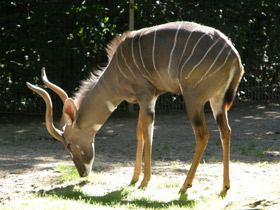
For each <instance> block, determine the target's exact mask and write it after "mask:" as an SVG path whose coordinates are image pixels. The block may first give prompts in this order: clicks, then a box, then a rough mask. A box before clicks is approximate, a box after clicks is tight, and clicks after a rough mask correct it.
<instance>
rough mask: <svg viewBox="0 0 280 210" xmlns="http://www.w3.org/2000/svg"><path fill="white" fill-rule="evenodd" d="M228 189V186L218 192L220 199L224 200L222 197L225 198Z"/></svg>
mask: <svg viewBox="0 0 280 210" xmlns="http://www.w3.org/2000/svg"><path fill="white" fill-rule="evenodd" d="M229 188H230V187H228V186H225V187H223V189H222V191H221V192H220V196H221V197H222V198H224V197H226V196H227V192H228V190H229Z"/></svg>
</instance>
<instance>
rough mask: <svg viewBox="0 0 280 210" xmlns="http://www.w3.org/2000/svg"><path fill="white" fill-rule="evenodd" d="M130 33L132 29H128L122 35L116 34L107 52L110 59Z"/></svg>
mask: <svg viewBox="0 0 280 210" xmlns="http://www.w3.org/2000/svg"><path fill="white" fill-rule="evenodd" d="M130 34H131V33H130V31H127V32H125V33H124V34H123V35H122V36H115V38H114V39H113V40H112V41H111V42H110V43H109V44H108V45H107V49H106V53H107V56H108V59H109V60H111V59H112V58H113V55H114V54H115V52H116V51H117V49H118V47H119V46H120V44H121V43H122V42H123V41H124V40H125V38H126V37H129V36H130Z"/></svg>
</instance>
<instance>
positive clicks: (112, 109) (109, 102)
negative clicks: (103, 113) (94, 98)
mask: <svg viewBox="0 0 280 210" xmlns="http://www.w3.org/2000/svg"><path fill="white" fill-rule="evenodd" d="M106 105H107V108H108V110H109V111H110V112H113V111H115V109H116V108H117V107H116V106H115V105H114V104H113V103H112V102H111V101H107V102H106Z"/></svg>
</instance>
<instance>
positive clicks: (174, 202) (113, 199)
mask: <svg viewBox="0 0 280 210" xmlns="http://www.w3.org/2000/svg"><path fill="white" fill-rule="evenodd" d="M214 165H215V164H214ZM248 166H250V165H248V164H242V163H232V170H233V171H237V169H238V170H240V173H242V174H238V176H236V175H237V174H235V175H233V176H232V177H233V179H232V186H233V189H232V191H230V195H228V196H227V197H226V198H222V197H220V196H218V194H219V190H220V184H221V183H220V182H221V181H222V177H221V176H219V178H218V179H217V176H216V175H215V174H216V171H217V168H215V167H213V165H212V167H208V165H207V164H206V165H205V167H206V170H207V174H201V173H198V174H197V176H196V179H195V180H194V183H193V186H194V187H193V189H190V194H189V196H188V195H184V196H180V194H178V191H179V189H180V187H181V184H182V183H183V181H184V179H185V175H184V174H174V175H173V176H165V175H164V173H163V174H160V175H157V174H154V175H153V176H152V180H151V181H150V183H149V186H148V188H146V189H138V186H139V185H138V186H137V185H135V186H130V185H128V183H129V180H126V179H125V177H127V175H128V173H126V174H124V173H123V172H122V171H120V170H116V172H111V173H103V172H99V173H93V174H92V175H90V176H89V177H88V178H82V179H81V178H79V176H78V173H77V171H76V169H75V167H74V166H67V165H63V164H61V165H59V166H58V167H56V168H55V170H56V171H57V172H59V173H60V174H61V176H60V180H59V182H60V185H55V188H52V189H51V190H48V191H39V192H33V193H30V194H28V195H27V196H26V197H24V198H15V199H11V200H10V201H6V202H5V203H2V205H1V203H0V209H1V210H2V209H3V210H4V209H5V210H6V209H7V210H8V209H9V210H16V209H23V210H25V209H26V210H27V209H28V210H33V209H34V210H35V209H36V210H37V209H44V210H50V209H58V210H62V209H70V210H71V209H83V210H87V209H101V210H102V209H136V210H138V209H167V210H171V209H172V210H173V209H187V210H198V209H199V210H204V209H213V206H214V207H215V210H219V209H224V208H225V206H234V205H238V199H244V198H246V195H250V196H252V193H251V192H252V189H254V190H253V192H257V191H259V192H261V191H264V192H265V194H267V195H270V194H271V193H278V192H279V183H278V177H277V175H273V176H272V175H271V178H270V179H266V178H263V179H262V181H261V182H260V183H262V184H260V183H258V184H256V181H254V180H251V181H250V182H248V180H250V179H249V177H251V176H249V174H248V173H247V172H246V170H255V171H258V170H259V169H260V168H263V169H265V167H268V168H269V167H273V165H271V164H270V163H268V162H263V163H262V164H261V163H260V164H256V165H255V166H254V167H251V166H250V167H251V168H250V169H249V168H248ZM275 167H278V166H277V165H275ZM131 168H133V167H131ZM178 168H179V166H178ZM174 169H176V166H173V167H171V168H170V170H174ZM221 169H222V168H221ZM245 169H246V170H245ZM263 169H262V170H263ZM131 170H133V169H131ZM126 172H127V171H126ZM129 173H130V171H129ZM252 173H253V174H254V171H252ZM244 177H245V178H244ZM129 178H130V177H129ZM243 178H244V179H243ZM256 178H259V177H256ZM122 180H123V181H122ZM242 181H244V182H242ZM123 183H126V184H123ZM243 186H244V189H243V188H242V187H243ZM269 186H270V187H269ZM234 190H235V191H234ZM269 190H270V191H269ZM243 191H244V192H243ZM238 196H239V197H238Z"/></svg>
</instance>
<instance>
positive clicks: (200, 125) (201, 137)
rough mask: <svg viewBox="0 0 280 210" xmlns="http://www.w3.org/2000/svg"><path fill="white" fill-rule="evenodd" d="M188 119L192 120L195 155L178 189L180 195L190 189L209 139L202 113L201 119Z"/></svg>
mask: <svg viewBox="0 0 280 210" xmlns="http://www.w3.org/2000/svg"><path fill="white" fill-rule="evenodd" d="M190 119H192V120H191V123H192V126H193V130H194V134H195V154H194V157H193V161H192V165H191V168H190V170H189V172H188V175H187V178H186V180H185V182H184V184H183V186H182V187H181V189H180V193H186V192H187V189H188V188H191V187H192V182H193V179H194V176H195V172H196V169H197V167H198V165H199V163H200V160H201V157H202V155H203V153H204V150H205V148H206V145H207V142H208V139H209V132H208V129H207V127H206V123H205V117H204V113H203V112H202V114H201V118H197V119H195V118H191V117H190Z"/></svg>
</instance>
